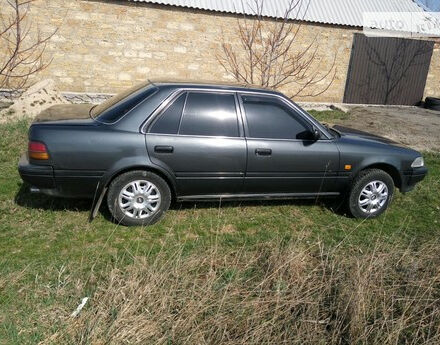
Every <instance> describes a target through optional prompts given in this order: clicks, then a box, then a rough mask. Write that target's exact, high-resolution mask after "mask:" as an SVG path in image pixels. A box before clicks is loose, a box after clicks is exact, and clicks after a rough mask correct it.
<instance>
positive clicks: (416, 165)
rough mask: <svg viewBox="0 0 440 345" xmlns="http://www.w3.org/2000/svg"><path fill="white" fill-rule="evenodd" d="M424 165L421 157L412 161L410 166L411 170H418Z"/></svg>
mask: <svg viewBox="0 0 440 345" xmlns="http://www.w3.org/2000/svg"><path fill="white" fill-rule="evenodd" d="M424 165H425V162H424V161H423V157H417V158H416V159H414V162H412V164H411V168H420V167H422V166H424Z"/></svg>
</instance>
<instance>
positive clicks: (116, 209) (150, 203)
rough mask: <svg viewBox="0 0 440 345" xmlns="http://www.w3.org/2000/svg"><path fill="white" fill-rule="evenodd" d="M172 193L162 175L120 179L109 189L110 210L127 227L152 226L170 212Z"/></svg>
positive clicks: (131, 173)
mask: <svg viewBox="0 0 440 345" xmlns="http://www.w3.org/2000/svg"><path fill="white" fill-rule="evenodd" d="M170 202H171V192H170V188H169V186H168V184H167V183H166V182H165V181H164V180H163V179H162V178H161V177H160V176H158V175H156V174H154V173H152V172H149V171H142V170H135V171H129V172H127V173H124V174H122V175H120V176H118V177H116V178H115V179H114V180H113V181H112V182H111V184H110V186H109V191H108V194H107V204H108V208H109V210H110V212H111V214H112V215H113V217H114V218H115V220H116V221H117V222H118V223H120V224H123V225H128V226H130V225H151V224H154V223H156V222H157V221H158V220H159V219H160V217H161V216H162V214H163V213H164V212H165V211H167V210H168V208H169V206H170Z"/></svg>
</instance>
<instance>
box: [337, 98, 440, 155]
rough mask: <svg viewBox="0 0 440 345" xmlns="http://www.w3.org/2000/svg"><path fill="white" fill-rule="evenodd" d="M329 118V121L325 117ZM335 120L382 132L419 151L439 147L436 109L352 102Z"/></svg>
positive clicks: (381, 133)
mask: <svg viewBox="0 0 440 345" xmlns="http://www.w3.org/2000/svg"><path fill="white" fill-rule="evenodd" d="M328 122H330V121H328ZM331 122H332V124H339V125H343V126H347V127H351V128H354V129H358V130H361V131H367V132H370V133H373V134H377V135H380V136H384V137H386V138H389V139H391V140H394V141H397V142H399V143H402V144H405V145H408V146H410V147H411V148H414V149H416V150H421V151H440V112H438V111H433V110H428V109H423V108H417V107H377V106H374V107H371V106H356V107H353V108H351V109H350V111H349V116H348V117H347V118H346V119H336V120H334V121H331Z"/></svg>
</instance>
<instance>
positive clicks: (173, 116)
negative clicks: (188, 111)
mask: <svg viewBox="0 0 440 345" xmlns="http://www.w3.org/2000/svg"><path fill="white" fill-rule="evenodd" d="M185 98H186V93H184V94H183V95H180V96H179V97H178V98H177V99H176V100H175V101H174V102H173V103H172V104H171V105H170V106H169V107H168V108H167V109H166V110H165V111H164V112H163V113H162V115H160V117H159V118H158V119H157V121H156V122H154V124H153V126H151V129H150V133H160V134H177V132H178V130H179V123H180V117H181V116H182V110H183V105H184V104H185Z"/></svg>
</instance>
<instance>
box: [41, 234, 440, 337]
mask: <svg viewBox="0 0 440 345" xmlns="http://www.w3.org/2000/svg"><path fill="white" fill-rule="evenodd" d="M299 248H300V246H299V245H298V244H297V243H287V244H285V243H282V242H281V241H278V242H277V241H274V242H271V243H269V244H265V245H259V246H257V247H254V248H253V249H252V250H249V248H246V249H245V248H243V250H238V251H237V250H234V251H233V250H231V251H229V252H224V251H223V252H221V253H220V252H218V251H217V250H216V249H215V248H213V249H212V250H211V251H210V252H209V253H206V252H205V253H200V254H190V255H187V256H186V255H184V254H183V251H182V250H179V249H177V250H176V251H175V253H174V254H173V255H172V256H171V257H170V256H169V255H166V254H165V252H161V253H159V255H157V256H154V259H153V258H150V259H152V260H151V261H150V260H149V259H148V258H145V257H143V258H136V259H135V261H134V263H133V264H132V265H131V266H129V267H128V268H127V269H124V271H121V270H119V269H113V270H111V271H110V274H109V276H108V277H107V279H105V282H103V283H102V284H101V285H100V286H99V288H98V289H97V291H96V292H95V294H94V295H93V296H92V299H91V303H90V305H88V306H87V307H86V308H85V309H84V310H83V312H82V313H81V314H80V316H79V318H78V319H75V320H70V321H68V322H67V324H66V327H65V328H64V330H59V331H58V332H56V333H54V334H53V335H52V336H51V337H49V338H48V339H47V341H46V343H77V344H381V345H382V344H438V343H439V342H440V328H439V327H440V308H439V307H440V300H439V297H440V285H439V283H440V271H439V267H440V255H439V254H440V247H439V246H438V243H436V244H435V245H434V244H432V245H429V246H424V247H423V248H420V249H418V250H416V251H414V250H403V249H398V248H394V250H391V251H390V248H389V247H387V249H386V251H384V248H382V247H381V245H376V246H375V248H374V250H372V251H371V252H369V253H368V254H362V255H352V256H350V257H346V256H345V255H344V253H342V252H341V253H338V252H335V251H326V249H325V248H323V246H322V245H320V244H319V243H318V244H317V245H314V246H311V247H309V248H302V249H299ZM116 266H117V264H115V267H116Z"/></svg>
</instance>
